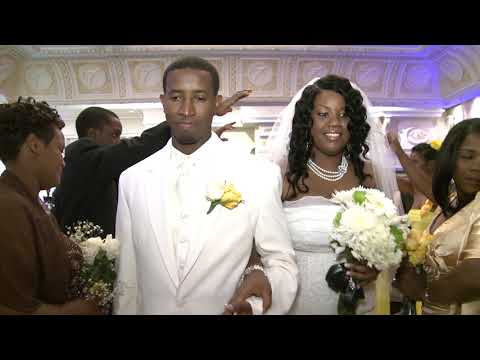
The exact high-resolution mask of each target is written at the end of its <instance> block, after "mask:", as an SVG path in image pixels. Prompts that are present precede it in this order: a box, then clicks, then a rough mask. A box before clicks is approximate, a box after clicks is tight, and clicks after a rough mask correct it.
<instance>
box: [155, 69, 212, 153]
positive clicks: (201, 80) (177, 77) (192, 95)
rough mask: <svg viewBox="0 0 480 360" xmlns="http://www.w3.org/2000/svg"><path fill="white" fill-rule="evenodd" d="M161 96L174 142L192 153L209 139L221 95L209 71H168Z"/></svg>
mask: <svg viewBox="0 0 480 360" xmlns="http://www.w3.org/2000/svg"><path fill="white" fill-rule="evenodd" d="M160 99H161V101H162V104H163V110H164V112H165V117H166V118H167V122H168V124H169V125H170V128H171V130H172V138H173V140H172V141H173V143H174V145H176V146H177V147H180V148H181V150H184V152H187V153H191V152H193V151H195V150H196V149H197V148H199V147H200V146H201V145H202V144H203V143H204V142H205V141H207V140H208V139H209V137H210V135H211V132H212V119H213V116H214V114H215V109H216V106H217V104H218V102H219V101H221V96H216V95H214V91H213V83H212V77H211V75H210V73H209V72H207V71H204V70H197V69H178V70H173V71H172V72H170V73H168V75H167V79H166V86H165V95H161V96H160Z"/></svg>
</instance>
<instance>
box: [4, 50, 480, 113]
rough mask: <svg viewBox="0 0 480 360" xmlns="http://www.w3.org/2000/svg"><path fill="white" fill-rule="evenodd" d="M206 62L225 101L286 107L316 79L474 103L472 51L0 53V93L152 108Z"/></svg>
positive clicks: (476, 53) (381, 99)
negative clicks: (175, 73)
mask: <svg viewBox="0 0 480 360" xmlns="http://www.w3.org/2000/svg"><path fill="white" fill-rule="evenodd" d="M190 54H194V55H198V56H202V57H204V58H206V59H208V60H210V61H211V62H212V63H213V64H214V65H215V66H216V67H217V69H218V70H219V73H220V77H221V80H220V83H221V89H220V91H221V93H222V94H223V95H225V96H229V95H231V94H233V93H234V92H235V91H238V90H241V89H244V88H250V89H252V90H253V94H252V95H251V96H250V97H249V98H247V99H246V100H245V101H244V103H245V104H252V105H254V104H265V103H268V104H280V105H281V104H284V103H286V102H287V101H289V99H290V98H291V96H292V95H293V94H294V93H295V92H296V91H297V90H298V89H299V88H300V87H301V86H302V85H303V84H304V83H306V82H307V81H309V80H310V79H311V78H312V77H315V76H323V75H325V74H328V73H336V74H340V75H343V76H346V77H348V78H350V79H351V80H352V81H354V82H356V83H357V84H358V85H359V86H360V87H362V88H363V89H364V91H365V92H366V93H367V94H368V95H369V97H370V99H371V100H372V102H373V104H374V105H377V106H408V107H417V108H418V107H420V108H431V109H433V108H446V107H450V106H453V105H456V104H458V103H460V102H463V101H466V100H469V99H471V98H472V97H474V96H478V95H479V94H480V46H478V45H468V46H467V45H461V46H456V45H383V46H377V45H375V46H373V45H368V46H361V45H352V46H326V45H242V46H240V45H178V46H172V45H149V46H146V45H128V46H124V45H105V46H98V45H95V46H93V45H92V46H90V45H17V46H13V45H12V46H5V45H2V46H0V94H4V95H5V96H7V97H8V98H11V99H14V98H16V97H17V96H18V95H31V96H34V97H36V98H38V99H43V100H47V101H49V102H50V103H52V104H63V105H69V104H83V103H128V102H152V101H158V95H159V94H160V93H161V92H162V74H163V71H164V69H165V68H166V66H168V64H169V63H170V62H172V61H173V60H174V59H176V58H178V57H180V56H183V55H190Z"/></svg>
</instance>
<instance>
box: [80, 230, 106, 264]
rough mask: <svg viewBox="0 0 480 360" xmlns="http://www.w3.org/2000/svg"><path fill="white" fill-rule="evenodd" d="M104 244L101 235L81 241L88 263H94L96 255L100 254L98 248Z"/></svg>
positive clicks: (84, 256)
mask: <svg viewBox="0 0 480 360" xmlns="http://www.w3.org/2000/svg"><path fill="white" fill-rule="evenodd" d="M102 245H103V241H102V239H101V238H99V237H96V238H90V239H87V240H85V241H84V242H82V243H80V248H81V249H82V253H83V258H84V259H85V262H86V263H87V264H89V265H92V264H93V262H94V260H95V257H96V256H97V254H98V250H100V248H101V247H102Z"/></svg>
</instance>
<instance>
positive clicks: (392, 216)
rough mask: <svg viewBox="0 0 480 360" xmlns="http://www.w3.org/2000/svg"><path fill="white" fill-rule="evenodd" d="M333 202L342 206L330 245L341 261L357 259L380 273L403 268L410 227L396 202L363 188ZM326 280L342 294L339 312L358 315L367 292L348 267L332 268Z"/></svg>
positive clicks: (341, 194) (343, 192) (379, 192)
mask: <svg viewBox="0 0 480 360" xmlns="http://www.w3.org/2000/svg"><path fill="white" fill-rule="evenodd" d="M332 200H333V201H334V202H337V203H339V204H340V205H341V209H340V210H339V211H338V213H337V215H336V216H335V219H334V224H333V225H334V226H333V230H332V232H331V233H330V238H331V241H330V245H331V247H332V248H333V250H334V251H335V253H336V254H337V255H338V258H339V260H341V259H342V258H345V259H346V260H347V261H353V260H354V259H356V260H357V261H359V262H362V263H365V264H366V265H367V266H370V267H372V268H375V269H377V270H378V271H382V270H386V269H389V268H391V267H393V266H397V265H399V264H400V262H401V261H402V257H403V254H404V249H405V239H406V237H407V234H408V231H409V224H408V217H407V216H399V215H398V209H397V207H396V206H395V204H394V203H393V201H392V200H390V199H388V198H387V197H386V196H385V194H384V193H383V192H381V191H379V190H376V189H367V188H364V187H361V186H359V187H356V188H353V189H351V190H348V191H340V192H336V193H335V195H334V197H333V199H332ZM326 280H327V282H328V284H329V286H330V287H331V288H332V289H333V290H335V291H337V292H340V303H339V312H340V313H354V312H355V308H356V303H357V301H358V300H359V299H361V298H362V297H363V291H362V289H361V288H360V287H359V286H358V285H357V284H356V283H355V281H354V280H353V279H352V278H351V277H349V276H347V275H346V269H345V267H344V264H343V263H342V264H336V265H334V266H332V267H331V268H330V270H329V272H328V273H327V278H326ZM340 309H341V310H340Z"/></svg>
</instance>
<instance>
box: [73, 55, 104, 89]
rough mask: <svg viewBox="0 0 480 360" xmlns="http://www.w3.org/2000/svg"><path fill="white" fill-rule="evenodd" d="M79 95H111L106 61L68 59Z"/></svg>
mask: <svg viewBox="0 0 480 360" xmlns="http://www.w3.org/2000/svg"><path fill="white" fill-rule="evenodd" d="M69 65H70V67H71V68H72V70H73V74H74V79H75V85H76V88H75V90H76V91H77V92H78V94H79V95H93V94H102V95H113V85H112V73H111V69H110V65H111V64H110V63H108V62H107V61H98V60H90V61H83V60H78V61H70V62H69Z"/></svg>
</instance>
